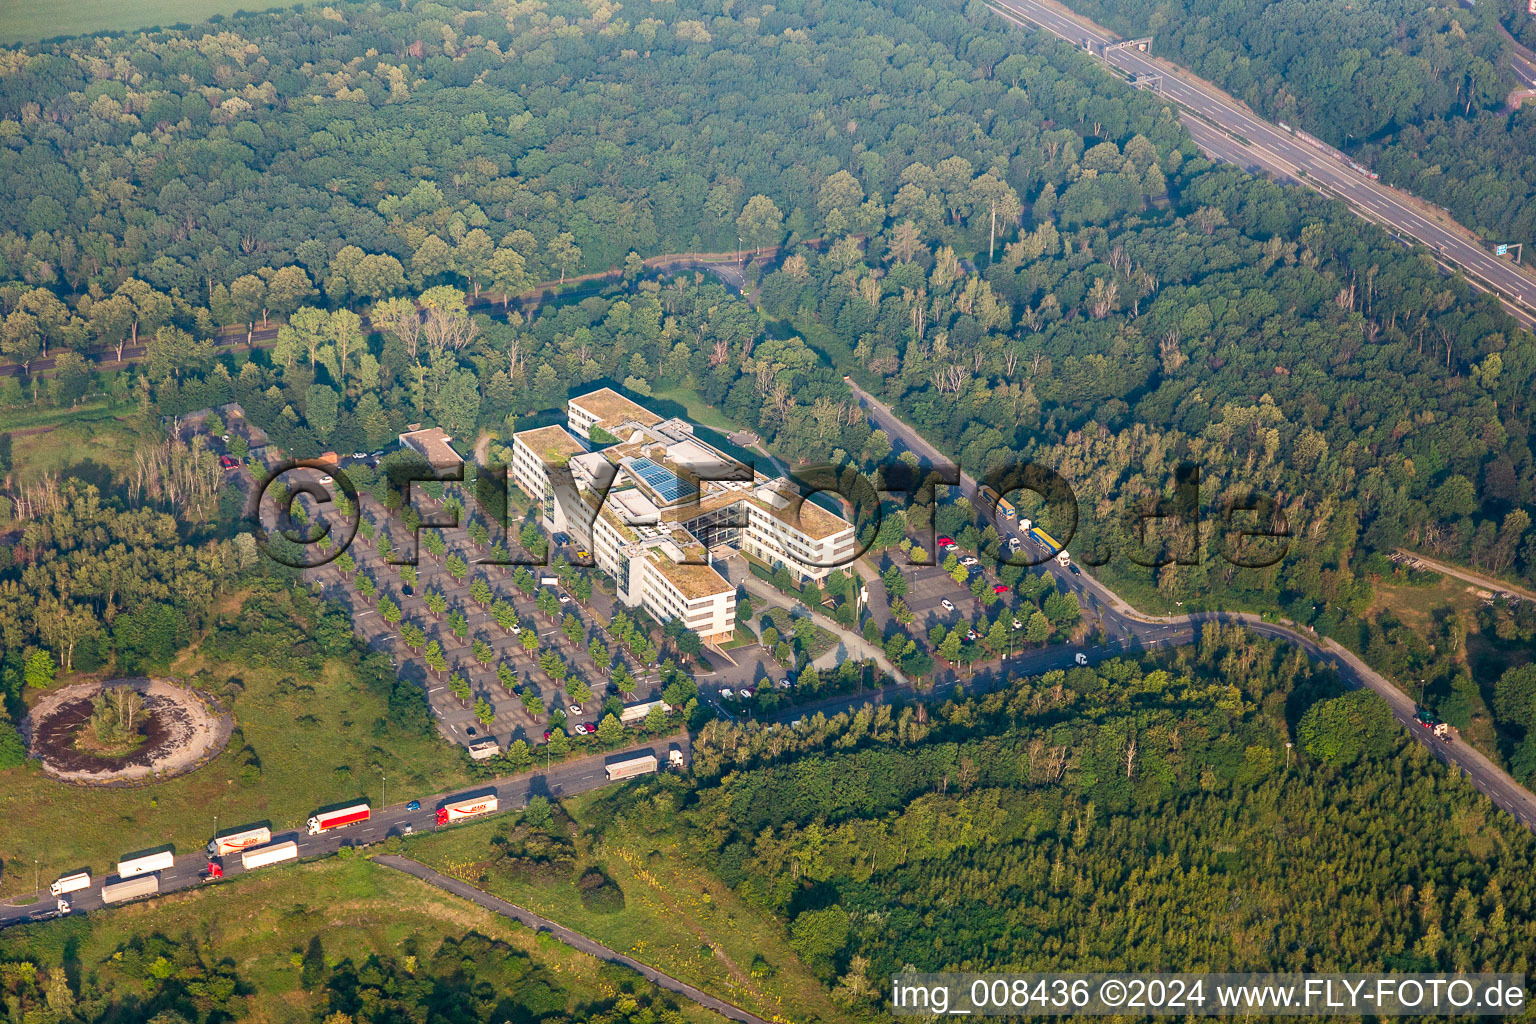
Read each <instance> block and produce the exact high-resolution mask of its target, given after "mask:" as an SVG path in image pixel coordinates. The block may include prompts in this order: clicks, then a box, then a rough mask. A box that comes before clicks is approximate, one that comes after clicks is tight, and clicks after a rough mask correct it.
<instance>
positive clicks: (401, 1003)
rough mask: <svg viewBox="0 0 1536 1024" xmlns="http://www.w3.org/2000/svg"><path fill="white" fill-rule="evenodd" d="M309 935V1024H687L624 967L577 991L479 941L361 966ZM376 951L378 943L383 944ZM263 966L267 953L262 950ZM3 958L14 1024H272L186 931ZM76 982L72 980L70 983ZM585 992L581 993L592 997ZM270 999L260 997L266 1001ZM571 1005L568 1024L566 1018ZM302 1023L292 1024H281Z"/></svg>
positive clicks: (241, 984)
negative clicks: (80, 952) (46, 955)
mask: <svg viewBox="0 0 1536 1024" xmlns="http://www.w3.org/2000/svg"><path fill="white" fill-rule="evenodd" d="M324 939H325V935H324V934H323V933H322V934H312V935H310V936H309V939H308V941H307V942H303V943H301V944H300V946H299V948H298V949H296V950H295V951H294V952H293V954H292V961H293V967H294V968H295V969H296V970H295V972H294V973H295V974H296V975H297V977H296V978H295V981H296V982H297V984H296V985H295V986H294V987H296V988H298V989H299V990H300V991H301V996H300V998H301V999H302V1000H303V1001H305V1002H314V1003H318V1004H319V1006H320V1010H319V1012H318V1013H316V1014H315V1015H314V1016H305V1017H304V1018H303V1019H306V1020H313V1021H315V1022H316V1024H322V1022H323V1024H393V1022H397V1021H407V1020H409V1021H422V1022H427V1024H438V1022H442V1024H449V1022H452V1024H461V1022H467V1021H483V1022H485V1024H501V1022H504V1021H520V1022H532V1021H546V1022H550V1024H557V1022H563V1021H569V1020H572V1019H580V1020H582V1021H585V1022H590V1024H683V1022H684V1021H685V1020H687V1018H686V1017H685V1016H684V1015H683V1014H682V1013H680V1012H679V1009H678V1006H677V1003H676V1002H675V1001H674V998H673V997H672V996H671V995H670V994H668V993H662V992H660V991H659V990H656V989H654V988H652V987H651V986H650V985H649V984H648V983H646V982H645V981H644V980H643V979H642V978H641V977H640V976H639V975H638V974H635V973H633V972H631V971H629V970H627V969H625V968H622V967H612V966H607V965H604V966H602V967H600V968H599V969H598V972H597V973H598V974H599V976H600V980H599V982H598V983H597V984H596V985H590V986H589V985H588V984H585V983H584V984H581V985H579V986H578V985H577V984H575V983H574V982H575V981H576V979H569V978H565V977H562V974H561V968H560V966H559V965H555V966H554V967H553V969H551V966H550V965H548V964H545V963H541V962H540V960H539V959H536V958H535V957H533V956H530V955H529V954H528V953H527V952H524V951H522V950H520V949H515V948H513V947H511V946H509V945H508V944H507V943H505V942H500V941H497V940H495V939H490V938H487V937H486V936H484V935H480V934H478V933H476V932H469V933H467V934H463V935H457V936H451V937H448V938H445V939H443V940H442V941H441V942H440V943H438V944H435V945H433V944H428V943H423V942H421V941H419V939H418V937H417V936H416V935H413V934H412V935H407V936H405V938H404V941H402V942H401V943H400V944H399V946H398V948H394V949H387V950H386V949H380V950H379V951H377V952H370V953H368V954H367V955H365V956H361V957H359V958H357V959H353V958H352V957H343V958H337V957H334V956H331V955H328V954H327V950H326V947H325V941H324ZM380 945H381V946H382V943H381V944H380ZM261 952H262V953H266V954H267V955H268V956H269V957H270V956H271V951H268V950H262V951H261ZM39 959H42V958H41V957H39V958H38V959H31V958H24V957H20V956H14V955H7V954H5V953H3V952H0V997H3V998H4V1001H5V1005H6V1008H7V1010H8V1012H9V1015H10V1018H11V1019H13V1020H17V1021H22V1020H25V1021H26V1022H28V1024H67V1022H85V1024H112V1022H121V1021H143V1022H148V1024H222V1022H226V1021H236V1020H247V1019H270V1017H269V1016H268V1014H270V1012H271V1011H270V1007H262V1006H261V1005H260V1002H259V1001H258V1000H253V999H251V998H249V997H250V996H251V995H252V994H253V991H254V990H253V988H252V985H251V980H250V979H249V978H248V977H242V970H241V964H240V963H239V962H237V961H236V959H235V958H232V957H230V956H227V955H223V954H222V953H221V952H220V951H219V950H218V949H216V948H215V944H214V943H212V942H209V941H207V940H206V939H204V938H199V937H198V936H196V935H195V934H193V933H192V932H190V931H189V932H188V933H186V934H185V935H178V936H175V937H172V936H168V935H165V934H162V933H160V932H158V931H154V930H146V931H145V932H142V933H138V934H133V935H131V936H130V937H128V938H127V939H125V940H124V941H123V942H122V943H121V944H120V946H119V948H117V949H116V950H114V951H112V952H111V955H110V957H109V958H107V959H105V960H104V961H103V962H101V963H92V964H89V965H88V967H89V970H88V971H87V972H78V970H77V968H78V967H79V966H80V965H79V964H78V963H74V964H72V965H68V962H67V960H66V963H42V964H40V963H39V962H38V960H39ZM72 975H75V976H73V977H72ZM589 987H590V989H592V991H588V988H589ZM274 997H276V993H272V992H268V993H266V998H268V999H270V998H274ZM573 1002H574V1003H576V1004H577V1005H578V1006H579V1009H578V1010H577V1012H576V1013H575V1015H574V1017H573V1016H572V1015H570V1014H568V1012H567V1011H568V1007H569V1005H570V1004H571V1003H573ZM287 1019H299V1018H296V1017H295V1018H287Z"/></svg>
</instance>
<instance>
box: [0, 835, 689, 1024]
mask: <svg viewBox="0 0 1536 1024" xmlns="http://www.w3.org/2000/svg"><path fill="white" fill-rule="evenodd" d="M471 932H474V933H478V934H480V935H484V936H486V937H487V938H490V939H496V940H499V941H501V942H504V943H506V944H507V945H508V946H511V947H513V948H514V949H518V950H521V951H523V952H525V953H527V954H528V955H529V956H531V957H532V958H533V959H534V960H535V961H536V962H537V963H539V964H540V965H541V966H543V967H545V968H547V969H549V970H551V971H553V972H555V973H556V974H558V976H559V982H560V984H561V986H562V987H564V988H565V989H567V990H568V992H569V995H570V1000H569V1003H568V1006H567V1013H568V1014H571V1015H572V1016H577V1017H579V1016H580V1015H579V1014H577V1013H575V1012H574V1011H576V1010H577V1009H578V1008H579V1007H581V1006H582V1005H583V1004H586V1003H588V1002H589V1001H591V1000H595V999H605V998H608V997H609V996H610V995H611V986H610V984H609V982H608V981H607V980H606V979H605V978H603V977H601V976H600V973H599V972H600V968H601V967H602V965H601V963H600V962H599V961H598V960H596V959H594V958H593V957H590V956H587V955H586V954H583V953H578V952H576V951H575V950H572V949H570V948H569V947H567V946H564V945H561V944H560V943H558V942H554V941H551V940H550V939H549V938H548V937H544V938H538V937H536V936H535V935H534V933H533V932H532V931H530V930H529V929H527V928H525V927H523V926H522V925H520V924H517V923H516V922H514V921H509V920H507V919H506V918H503V917H501V916H499V915H497V914H492V913H491V912H490V911H487V910H482V909H480V908H479V907H476V906H474V905H473V904H471V903H467V902H465V901H463V900H460V899H458V898H456V897H454V896H451V895H449V894H447V893H444V892H442V891H441V890H439V889H435V888H433V887H431V886H429V885H427V884H426V883H425V882H420V881H418V880H416V879H414V878H411V877H410V876H408V875H404V874H401V873H400V872H398V871H392V870H390V869H388V868H383V867H379V866H378V865H376V864H373V863H371V862H369V861H367V860H363V859H361V858H358V859H352V860H340V859H337V858H330V859H327V860H322V861H317V862H314V863H309V864H300V865H289V866H284V867H282V868H277V869H270V870H269V871H267V872H265V873H257V874H253V875H248V876H244V877H240V878H236V879H232V880H230V881H228V882H224V883H221V884H219V885H217V886H214V887H211V888H206V889H200V890H192V891H190V892H185V893H178V894H174V895H171V896H167V897H165V898H163V899H159V900H154V901H151V902H147V903H135V904H130V905H128V906H125V907H120V908H118V909H115V910H113V911H111V912H109V913H101V914H92V915H91V916H89V917H75V918H70V919H68V920H64V921H57V922H50V923H47V924H39V925H28V926H26V927H22V928H14V929H9V930H7V931H6V932H5V935H4V939H3V942H0V949H3V956H4V958H5V959H29V960H32V961H34V962H36V963H39V964H41V965H42V966H45V967H52V966H54V965H57V964H59V963H61V962H64V961H65V959H66V958H68V959H70V960H73V961H75V962H76V963H77V964H78V967H79V970H80V972H81V973H82V974H83V975H86V976H91V975H95V974H97V972H98V970H99V968H100V967H101V966H102V965H106V964H109V963H110V962H111V961H112V957H113V954H114V953H115V952H116V951H117V950H119V949H120V948H122V947H123V946H124V945H125V944H126V943H127V942H128V941H130V940H131V939H132V938H133V937H134V936H136V935H148V934H156V933H158V934H162V935H166V936H168V937H171V938H181V937H188V938H191V939H193V940H194V941H198V942H200V943H203V944H205V945H206V946H207V947H208V948H209V949H210V950H211V951H212V952H213V954H214V955H215V956H216V957H218V958H221V959H222V958H229V959H231V960H232V961H233V962H234V963H235V965H236V970H238V972H239V975H240V980H241V981H242V982H244V983H246V984H247V985H249V986H250V989H251V991H249V992H246V993H243V994H242V995H243V999H244V1002H245V1006H246V1009H247V1011H248V1012H249V1017H247V1018H246V1019H248V1020H251V1021H256V1022H264V1024H290V1022H292V1024H298V1022H309V1021H314V1020H318V1019H319V1016H318V1014H317V1012H316V1011H320V1010H323V1009H324V1006H325V999H326V993H325V992H324V991H323V990H322V991H312V992H310V991H305V990H304V989H303V988H302V987H301V986H300V984H299V968H298V967H297V966H295V964H294V963H293V959H292V955H293V953H294V952H295V951H298V950H302V949H303V948H304V947H305V946H306V944H307V943H308V942H309V939H310V937H311V936H313V935H315V934H317V933H318V934H319V935H320V938H321V941H322V942H323V944H324V951H325V956H326V959H327V960H328V961H330V962H333V963H336V962H341V961H344V960H348V959H350V960H352V961H353V962H354V963H360V962H361V961H363V960H364V959H365V958H367V957H368V956H370V955H372V954H378V955H380V956H383V957H398V956H400V955H401V948H402V946H403V945H404V944H405V943H407V942H408V941H409V942H413V943H414V945H415V948H416V949H417V950H419V951H421V952H422V954H423V955H424V956H425V955H430V954H431V953H432V951H435V950H436V949H437V948H438V947H439V946H440V945H441V943H442V941H443V940H444V939H446V938H456V937H459V936H462V935H465V934H468V933H471ZM100 977H101V980H107V977H108V973H107V972H101V975H100ZM635 983H636V984H637V985H639V986H642V987H644V985H645V983H644V982H643V981H640V980H639V978H638V977H636V979H635ZM678 1002H679V1003H680V1004H681V1005H682V1009H683V1013H684V1015H685V1016H686V1017H687V1018H688V1019H689V1020H690V1021H697V1022H699V1024H704V1022H706V1021H718V1020H719V1018H718V1017H716V1016H714V1015H713V1014H711V1013H708V1012H707V1011H705V1010H702V1009H700V1008H698V1007H696V1006H694V1004H692V1003H688V1002H686V1001H685V1000H681V999H679V1000H678Z"/></svg>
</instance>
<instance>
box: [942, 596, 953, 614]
mask: <svg viewBox="0 0 1536 1024" xmlns="http://www.w3.org/2000/svg"><path fill="white" fill-rule="evenodd" d="M939 604H940V606H942V607H943V609H944V610H945V611H947V612H952V611H954V610H955V603H954V602H953V601H951V600H950V599H949V598H947V597H946V598H944V600H942V601H940V602H939Z"/></svg>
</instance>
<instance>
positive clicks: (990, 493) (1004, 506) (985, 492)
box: [981, 484, 1016, 519]
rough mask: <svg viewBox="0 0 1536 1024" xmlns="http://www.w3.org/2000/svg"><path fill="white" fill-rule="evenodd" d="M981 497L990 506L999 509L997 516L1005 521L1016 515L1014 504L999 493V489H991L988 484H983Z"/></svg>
mask: <svg viewBox="0 0 1536 1024" xmlns="http://www.w3.org/2000/svg"><path fill="white" fill-rule="evenodd" d="M981 497H982V499H983V500H984V501H985V502H986V503H987V504H988V505H990V506H992V507H993V508H995V509H997V514H998V515H1000V516H1002V517H1003V518H1004V519H1012V518H1013V517H1014V515H1015V514H1016V513H1015V512H1014V509H1013V504H1012V502H1009V501H1007V500H1006V499H1004V498H1003V496H1002V495H1000V494H998V493H997V489H996V488H994V487H991V486H989V485H987V484H982V485H981Z"/></svg>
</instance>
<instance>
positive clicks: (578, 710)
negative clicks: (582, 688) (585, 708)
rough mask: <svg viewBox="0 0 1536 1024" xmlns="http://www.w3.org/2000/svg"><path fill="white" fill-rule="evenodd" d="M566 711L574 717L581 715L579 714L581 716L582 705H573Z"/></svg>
mask: <svg viewBox="0 0 1536 1024" xmlns="http://www.w3.org/2000/svg"><path fill="white" fill-rule="evenodd" d="M566 710H567V711H569V712H570V713H571V714H573V715H579V714H581V705H580V704H572V705H571V706H570V707H568V708H566Z"/></svg>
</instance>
